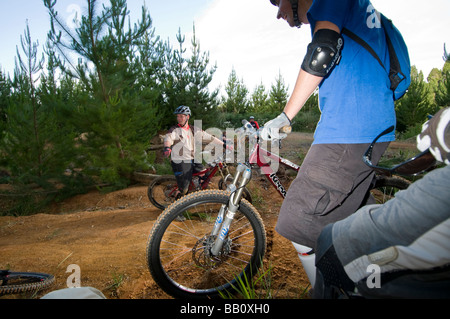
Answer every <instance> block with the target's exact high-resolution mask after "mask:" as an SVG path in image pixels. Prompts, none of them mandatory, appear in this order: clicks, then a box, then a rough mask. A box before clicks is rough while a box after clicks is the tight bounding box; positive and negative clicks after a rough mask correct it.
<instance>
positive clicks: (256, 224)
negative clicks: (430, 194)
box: [147, 123, 409, 298]
mask: <svg viewBox="0 0 450 319" xmlns="http://www.w3.org/2000/svg"><path fill="white" fill-rule="evenodd" d="M241 129H242V128H241ZM243 131H244V134H243V135H247V136H249V137H251V138H254V139H256V143H255V144H254V147H253V149H252V152H251V153H250V154H249V159H248V161H247V162H245V163H240V164H239V165H238V167H237V171H236V175H235V176H234V179H233V182H232V183H230V184H229V185H228V187H227V190H225V191H224V190H204V191H199V192H195V193H192V194H189V195H187V196H185V197H183V198H181V199H180V200H178V201H176V202H175V203H173V204H172V205H171V206H170V207H169V208H167V209H166V210H165V211H164V212H163V213H162V214H161V215H160V216H159V218H158V219H157V221H156V222H155V224H154V226H153V228H152V230H151V233H150V236H149V239H148V243H147V264H148V268H149V270H150V273H151V275H152V277H153V279H154V280H155V282H156V283H157V284H158V285H159V286H160V287H161V288H162V289H163V290H164V291H165V292H167V293H168V294H170V295H172V296H173V297H177V298H205V297H208V298H214V297H218V296H220V295H221V294H222V293H224V292H225V291H228V292H231V293H232V290H233V287H235V286H237V285H236V283H237V282H239V281H241V280H245V279H248V278H251V277H253V275H255V274H256V273H257V271H258V268H259V266H260V265H261V262H262V259H263V257H264V254H265V249H266V232H265V227H264V223H263V221H262V218H261V216H260V214H259V213H258V211H257V210H256V208H255V207H254V206H253V205H252V204H251V203H249V202H248V201H247V200H245V199H243V198H242V194H243V191H244V189H245V186H246V185H247V184H248V183H249V182H250V180H251V177H252V168H256V167H258V168H260V169H261V172H262V174H264V175H265V176H266V177H267V179H268V180H269V181H270V183H271V184H272V186H273V187H274V188H275V189H276V190H277V192H278V193H279V194H280V195H281V196H282V198H284V197H285V196H286V192H287V190H286V188H285V187H284V186H283V185H282V183H281V180H280V178H278V176H277V174H276V172H275V171H274V170H273V169H272V168H271V166H270V165H269V161H268V160H267V158H270V159H272V160H273V161H276V162H275V163H278V164H280V165H283V166H285V167H287V168H290V169H292V170H294V171H298V170H299V169H300V166H298V165H296V164H294V163H292V162H291V161H289V160H286V159H284V158H282V157H281V156H279V155H277V154H274V153H273V152H269V151H268V150H266V149H264V148H262V147H261V145H260V140H259V135H258V134H259V132H258V131H255V130H254V129H253V128H252V127H251V126H250V127H249V126H248V125H247V124H246V123H244V126H243ZM272 163H273V162H272ZM385 177H386V178H382V177H381V176H379V178H378V179H376V180H375V181H376V182H375V183H374V185H373V186H374V187H376V186H377V183H378V185H379V186H380V185H382V186H380V187H381V188H385V189H386V188H389V191H390V192H391V191H392V189H401V188H406V187H407V186H408V185H409V184H408V182H407V181H406V180H402V179H397V178H395V177H387V176H385ZM380 190H381V191H382V190H383V189H380ZM389 196H392V193H390V194H387V195H384V198H383V199H386V197H389ZM180 217H183V218H180Z"/></svg>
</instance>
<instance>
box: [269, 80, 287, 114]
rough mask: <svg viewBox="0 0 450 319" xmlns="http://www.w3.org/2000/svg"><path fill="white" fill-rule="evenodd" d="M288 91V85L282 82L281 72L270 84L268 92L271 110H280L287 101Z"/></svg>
mask: <svg viewBox="0 0 450 319" xmlns="http://www.w3.org/2000/svg"><path fill="white" fill-rule="evenodd" d="M288 97H289V93H288V87H287V86H286V84H285V83H284V79H283V76H282V75H281V73H279V74H278V77H277V78H276V79H275V84H272V87H271V90H270V93H269V108H270V111H271V112H282V111H283V109H284V107H285V106H286V103H287V101H288Z"/></svg>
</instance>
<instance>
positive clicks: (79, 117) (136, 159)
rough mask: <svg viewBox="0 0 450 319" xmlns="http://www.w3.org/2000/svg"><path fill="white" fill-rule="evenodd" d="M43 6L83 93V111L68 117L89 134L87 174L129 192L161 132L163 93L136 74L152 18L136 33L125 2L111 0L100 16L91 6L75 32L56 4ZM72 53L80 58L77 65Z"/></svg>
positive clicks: (48, 0) (47, 0) (49, 1)
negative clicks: (149, 146)
mask: <svg viewBox="0 0 450 319" xmlns="http://www.w3.org/2000/svg"><path fill="white" fill-rule="evenodd" d="M44 4H45V6H46V7H47V8H48V11H49V14H50V18H51V21H50V22H51V31H50V32H49V38H50V39H51V41H52V42H53V44H54V45H55V47H56V48H58V52H59V53H60V57H61V63H60V66H61V68H62V69H63V70H64V71H65V72H66V73H67V74H68V75H70V76H72V77H75V78H77V79H78V80H79V81H80V83H81V84H82V86H83V89H84V92H83V94H82V93H81V92H79V94H78V97H77V99H78V106H77V107H76V108H74V109H68V108H65V110H64V111H65V112H66V113H67V114H68V115H69V114H70V118H71V119H72V120H73V125H74V126H75V127H78V128H79V130H80V131H79V133H80V134H84V135H83V136H84V137H85V138H84V139H80V140H79V142H80V144H81V145H80V151H83V152H84V154H85V155H84V156H85V158H86V161H85V169H86V172H90V173H91V174H92V175H98V176H100V178H101V180H103V181H105V182H108V183H111V184H113V185H116V186H119V187H122V186H126V185H127V183H128V182H129V179H130V177H131V174H132V172H133V171H134V170H136V169H142V168H145V167H143V165H145V164H144V163H145V160H146V158H145V153H144V150H145V147H146V146H147V144H148V139H149V138H150V137H151V136H153V135H155V134H156V131H157V130H158V128H159V126H158V124H159V121H158V119H159V117H158V115H157V113H158V105H157V101H158V99H157V98H158V95H159V91H157V90H156V91H155V90H153V88H152V87H143V86H140V85H138V83H137V82H136V80H137V79H138V74H137V72H138V71H139V69H136V68H133V66H134V59H135V52H136V51H138V48H139V46H140V44H142V41H143V40H144V39H145V37H146V36H147V35H148V34H149V31H150V30H151V29H152V20H151V18H150V15H149V13H148V12H147V9H146V8H145V7H143V8H142V18H141V20H140V21H139V23H137V24H135V25H134V26H133V27H132V26H131V23H130V22H129V21H128V24H127V23H126V22H127V18H128V16H129V12H128V9H127V4H126V1H125V0H110V6H105V5H103V8H102V10H98V9H99V8H98V7H99V5H100V1H96V0H86V4H87V14H86V15H84V16H82V17H81V22H80V25H79V27H77V28H76V29H75V30H71V29H69V28H68V27H67V26H66V25H65V24H64V22H63V21H61V20H60V19H59V17H58V15H57V11H56V10H55V4H56V0H44ZM69 53H72V54H73V53H75V54H76V55H77V56H78V57H79V59H78V63H76V64H75V63H74V62H73V61H72V60H71V59H70V58H69ZM66 66H67V67H66ZM88 168H89V170H88Z"/></svg>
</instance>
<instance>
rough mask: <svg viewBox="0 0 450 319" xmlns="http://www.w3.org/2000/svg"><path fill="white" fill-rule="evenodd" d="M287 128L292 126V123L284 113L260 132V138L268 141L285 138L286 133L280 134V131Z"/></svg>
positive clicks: (265, 125)
mask: <svg viewBox="0 0 450 319" xmlns="http://www.w3.org/2000/svg"><path fill="white" fill-rule="evenodd" d="M285 126H291V121H290V120H289V118H288V117H287V115H286V114H285V113H284V112H283V113H281V114H280V115H278V116H277V117H276V118H274V119H273V120H270V121H269V122H267V123H266V124H264V127H263V129H262V130H261V132H260V137H261V138H262V139H263V140H266V141H267V140H272V139H281V138H285V137H286V136H287V135H286V134H285V133H280V129H281V128H283V127H285Z"/></svg>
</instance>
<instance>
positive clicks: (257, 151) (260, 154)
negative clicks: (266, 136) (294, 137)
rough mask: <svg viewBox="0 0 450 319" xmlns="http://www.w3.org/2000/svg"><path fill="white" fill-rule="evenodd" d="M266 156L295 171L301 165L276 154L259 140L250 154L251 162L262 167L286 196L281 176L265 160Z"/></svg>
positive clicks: (278, 189) (267, 176) (269, 178)
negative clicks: (264, 146)
mask: <svg viewBox="0 0 450 319" xmlns="http://www.w3.org/2000/svg"><path fill="white" fill-rule="evenodd" d="M265 157H268V158H270V159H271V160H273V161H275V162H277V163H279V164H281V165H284V166H286V167H288V168H290V169H293V170H294V171H296V172H298V171H299V170H300V166H298V165H297V164H294V163H292V162H291V161H289V160H287V159H285V158H283V157H281V156H279V155H277V154H274V153H272V152H270V151H268V150H266V149H264V148H262V147H261V146H260V145H259V141H257V142H256V144H255V146H254V147H253V150H252V152H251V154H250V156H249V163H250V164H256V165H257V166H258V167H259V168H261V172H262V173H263V174H264V175H265V176H266V178H267V179H268V180H269V182H270V183H271V184H272V185H273V186H274V187H275V189H276V190H277V191H278V193H279V194H280V195H281V196H282V197H283V198H285V197H286V193H287V190H286V188H285V187H284V186H283V184H282V183H281V180H280V178H279V177H278V176H277V174H276V172H274V171H273V169H272V168H271V167H270V165H269V164H268V163H267V161H266V160H265Z"/></svg>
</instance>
